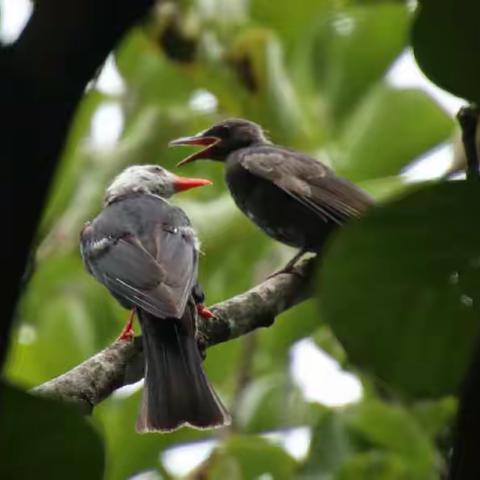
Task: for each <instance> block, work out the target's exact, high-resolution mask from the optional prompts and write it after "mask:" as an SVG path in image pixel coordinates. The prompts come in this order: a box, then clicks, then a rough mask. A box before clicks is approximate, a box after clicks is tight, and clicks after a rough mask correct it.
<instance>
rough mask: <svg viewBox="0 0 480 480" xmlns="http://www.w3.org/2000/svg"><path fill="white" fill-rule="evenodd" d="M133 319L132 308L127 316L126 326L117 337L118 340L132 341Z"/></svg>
mask: <svg viewBox="0 0 480 480" xmlns="http://www.w3.org/2000/svg"><path fill="white" fill-rule="evenodd" d="M134 317H135V310H134V309H133V308H132V309H131V310H130V313H129V315H128V320H127V324H126V325H125V327H123V330H122V333H121V334H120V336H119V337H118V340H128V341H131V340H133V337H134V336H135V332H134V331H133V318H134Z"/></svg>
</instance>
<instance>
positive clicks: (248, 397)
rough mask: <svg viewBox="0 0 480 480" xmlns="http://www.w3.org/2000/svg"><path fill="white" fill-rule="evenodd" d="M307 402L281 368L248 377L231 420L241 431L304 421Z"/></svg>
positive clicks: (258, 429) (265, 429)
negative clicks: (280, 371)
mask: <svg viewBox="0 0 480 480" xmlns="http://www.w3.org/2000/svg"><path fill="white" fill-rule="evenodd" d="M308 413H309V411H308V406H307V404H306V403H305V401H304V400H303V398H302V395H301V392H300V391H299V390H298V388H296V387H295V385H294V384H293V382H292V380H291V379H290V378H289V377H288V375H287V373H285V371H283V372H282V374H278V373H273V374H269V375H262V376H259V377H257V378H255V379H253V380H251V381H250V382H249V383H248V385H247V386H246V387H245V389H244V390H243V391H242V394H241V397H240V399H239V401H238V402H237V404H236V409H235V421H236V422H237V424H238V426H239V427H240V428H241V429H242V431H245V432H261V431H267V430H275V429H279V428H287V427H292V426H298V425H302V424H304V422H305V421H306V420H308Z"/></svg>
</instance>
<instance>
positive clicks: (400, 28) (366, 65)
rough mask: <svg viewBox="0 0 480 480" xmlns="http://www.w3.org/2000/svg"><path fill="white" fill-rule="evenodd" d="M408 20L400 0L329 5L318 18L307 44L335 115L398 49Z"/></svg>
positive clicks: (351, 102)
mask: <svg viewBox="0 0 480 480" xmlns="http://www.w3.org/2000/svg"><path fill="white" fill-rule="evenodd" d="M408 20H409V15H408V10H407V7H406V6H405V5H404V4H400V3H396V4H394V3H388V4H380V5H362V6H354V7H351V8H345V9H335V10H332V12H331V14H330V15H328V16H327V17H326V18H324V19H322V25H321V26H320V28H317V31H316V37H315V40H314V41H313V44H312V52H311V55H312V61H313V68H312V73H313V76H314V78H315V80H316V83H317V88H318V89H319V91H320V93H321V94H322V95H323V96H325V97H326V100H327V102H328V103H329V105H330V107H331V108H332V115H333V116H334V117H335V119H336V120H337V121H338V119H339V118H343V117H344V116H345V114H347V113H348V112H349V110H351V108H352V107H353V106H354V105H355V103H356V102H357V101H358V100H359V99H360V98H361V97H362V95H364V94H365V92H366V91H367V90H368V89H369V88H371V87H372V86H373V85H374V84H375V82H377V81H378V80H379V79H380V78H381V77H382V76H383V75H384V73H385V71H386V69H387V68H388V66H389V65H390V64H391V63H392V62H393V60H394V59H395V57H396V56H397V55H399V54H400V52H401V51H402V50H403V48H404V47H405V45H406V41H407V33H408V23H409V22H408ZM372 45H374V46H375V48H372Z"/></svg>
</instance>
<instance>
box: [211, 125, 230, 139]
mask: <svg viewBox="0 0 480 480" xmlns="http://www.w3.org/2000/svg"><path fill="white" fill-rule="evenodd" d="M212 134H213V135H214V136H216V137H220V138H228V137H229V136H230V128H229V127H227V126H225V125H218V126H217V127H216V128H215V131H214V132H212Z"/></svg>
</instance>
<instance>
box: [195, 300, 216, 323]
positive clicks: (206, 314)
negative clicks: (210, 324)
mask: <svg viewBox="0 0 480 480" xmlns="http://www.w3.org/2000/svg"><path fill="white" fill-rule="evenodd" d="M196 307H197V313H198V314H199V315H200V316H201V317H202V318H206V319H207V320H208V319H209V318H214V317H215V315H214V314H213V313H212V311H211V310H209V309H208V308H207V307H206V306H205V305H203V304H202V303H197V304H196Z"/></svg>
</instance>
